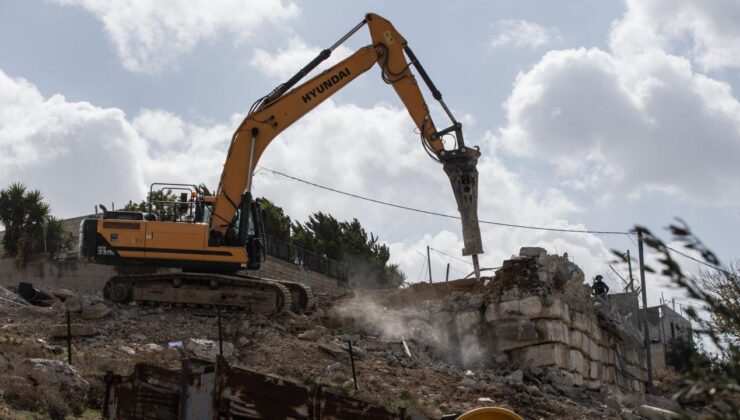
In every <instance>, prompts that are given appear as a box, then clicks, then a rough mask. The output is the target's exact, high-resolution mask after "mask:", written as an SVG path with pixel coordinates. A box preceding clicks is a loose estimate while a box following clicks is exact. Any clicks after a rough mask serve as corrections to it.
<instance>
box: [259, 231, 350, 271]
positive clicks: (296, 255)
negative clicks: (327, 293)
mask: <svg viewBox="0 0 740 420" xmlns="http://www.w3.org/2000/svg"><path fill="white" fill-rule="evenodd" d="M265 253H266V254H267V255H269V256H271V257H274V258H278V259H281V260H283V261H288V262H291V263H293V264H296V265H302V266H303V268H305V269H306V270H311V271H314V272H317V273H321V274H325V275H327V276H329V277H334V278H335V279H339V280H342V281H347V265H346V264H345V263H343V262H341V261H336V260H333V259H331V258H327V257H325V256H323V255H319V254H317V253H315V252H311V251H308V250H306V249H304V248H301V247H299V246H296V245H293V244H290V243H288V242H285V241H282V240H280V239H275V238H273V237H272V236H269V235H266V236H265Z"/></svg>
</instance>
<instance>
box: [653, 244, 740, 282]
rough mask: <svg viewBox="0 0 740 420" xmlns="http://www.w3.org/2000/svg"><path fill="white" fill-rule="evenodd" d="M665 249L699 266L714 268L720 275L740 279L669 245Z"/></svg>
mask: <svg viewBox="0 0 740 420" xmlns="http://www.w3.org/2000/svg"><path fill="white" fill-rule="evenodd" d="M665 247H666V249H668V250H669V251H672V252H675V253H676V254H678V255H681V256H683V257H686V258H688V259H690V260H692V261H696V262H698V263H699V264H701V265H705V266H707V267H709V268H713V269H715V270H717V271H719V272H720V273H724V274H726V275H728V276H730V277H734V278H736V279H738V278H740V277H738V275H737V274H734V273H731V272H729V271H727V270H724V269H722V268H719V267H717V266H715V265H712V264H709V263H708V262H705V261H702V260H700V259H698V258H694V257H692V256H691V255H688V254H685V253H683V252H681V251H678V250H676V249H674V248H671V247H669V246H668V245H666V246H665Z"/></svg>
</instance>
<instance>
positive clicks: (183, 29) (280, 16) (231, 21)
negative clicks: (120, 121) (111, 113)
mask: <svg viewBox="0 0 740 420" xmlns="http://www.w3.org/2000/svg"><path fill="white" fill-rule="evenodd" d="M56 1H57V2H58V3H59V4H62V5H71V6H80V7H82V8H84V9H85V10H87V11H88V12H90V13H92V14H93V15H94V16H95V17H96V18H97V19H98V20H100V21H101V22H102V23H103V25H104V27H105V31H106V33H107V35H108V37H109V38H110V39H111V41H112V42H113V44H114V45H115V47H116V52H117V53H118V56H119V57H120V59H121V62H122V64H123V66H124V67H125V68H126V69H127V70H130V71H133V72H157V71H159V70H161V69H162V68H164V67H166V66H167V65H169V64H171V63H172V62H173V61H175V60H176V59H177V58H178V57H179V56H181V55H183V54H185V53H187V52H189V51H191V50H192V49H193V48H194V47H195V46H196V45H198V44H199V43H202V42H204V41H208V40H213V39H215V38H217V37H218V36H220V35H223V34H230V35H231V36H233V37H234V38H235V39H236V41H237V42H239V41H243V40H245V39H248V38H250V37H252V36H253V35H254V34H255V32H257V30H259V29H260V28H263V27H265V26H266V25H273V26H274V25H282V24H283V23H284V22H285V21H287V20H289V19H291V18H293V17H295V16H297V15H298V13H299V8H298V6H296V5H295V4H294V3H290V2H285V1H283V0H246V1H245V0H216V1H208V0H195V1H183V0H168V1H148V0H122V1H112V2H111V1H106V0H56Z"/></svg>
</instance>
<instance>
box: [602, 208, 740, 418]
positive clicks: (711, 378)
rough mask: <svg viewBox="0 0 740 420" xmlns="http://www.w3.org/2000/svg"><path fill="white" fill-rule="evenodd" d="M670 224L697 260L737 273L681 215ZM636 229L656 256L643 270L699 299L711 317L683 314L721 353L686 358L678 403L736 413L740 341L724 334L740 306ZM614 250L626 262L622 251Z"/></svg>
mask: <svg viewBox="0 0 740 420" xmlns="http://www.w3.org/2000/svg"><path fill="white" fill-rule="evenodd" d="M668 229H669V230H670V232H671V233H672V235H673V241H676V242H679V243H681V244H682V245H683V246H684V247H685V248H688V249H691V250H694V251H695V252H697V253H698V255H700V256H701V260H703V261H700V262H702V263H705V264H707V265H709V266H711V267H715V268H714V271H716V272H719V273H722V274H723V275H725V276H730V277H734V279H735V280H737V274H733V272H732V271H731V270H732V268H731V267H723V265H722V263H721V261H720V260H719V258H717V256H716V255H715V254H714V252H712V251H711V250H710V249H709V248H708V247H707V246H706V245H705V244H704V243H703V242H702V241H701V240H700V239H699V238H698V237H697V236H696V235H694V233H692V232H691V230H690V229H689V226H688V225H687V224H686V223H685V222H683V221H681V220H679V221H678V222H677V223H674V224H671V225H670V226H668ZM634 231H635V232H639V233H641V234H642V235H643V238H644V243H645V246H646V247H647V248H648V250H652V251H653V252H654V253H655V254H657V256H658V259H657V260H658V264H659V265H660V269H659V270H655V269H653V268H651V267H646V271H648V272H659V273H660V274H661V275H663V276H665V277H667V278H669V279H670V281H671V282H672V283H673V284H674V285H676V286H678V287H679V288H681V289H683V290H685V291H686V293H687V295H688V296H689V297H690V298H692V299H695V300H697V301H699V302H701V303H702V305H703V310H704V311H706V312H707V313H709V315H710V317H709V318H707V317H706V316H701V315H700V314H699V313H698V312H697V311H696V310H694V309H693V308H691V307H690V308H688V309H687V310H686V314H687V315H688V317H689V319H690V320H691V321H692V324H693V325H694V326H695V327H694V331H696V332H697V334H698V335H699V337H704V338H707V339H709V340H710V341H711V342H712V344H714V346H715V347H716V348H717V349H718V350H719V353H720V354H719V357H716V358H714V359H712V360H711V364H710V365H709V366H708V367H707V365H706V364H707V359H704V360H701V358H695V360H693V361H690V363H687V364H685V366H683V367H685V368H686V369H687V370H686V371H685V373H684V374H683V385H682V387H681V390H680V391H679V392H678V393H676V394H675V395H674V396H673V398H674V399H677V400H678V401H679V403H681V404H689V403H691V402H696V401H705V402H706V403H707V406H706V407H705V410H706V411H707V413H706V414H709V418H718V419H740V403H739V402H740V347H738V341H737V337H736V336H735V337H734V339H733V337H732V336H730V337H729V339H728V337H727V334H728V333H727V331H730V332H731V331H740V311H738V310H737V306H736V302H735V301H733V299H732V298H730V299H728V298H727V297H726V295H724V294H722V293H713V292H712V290H710V289H708V288H705V287H704V285H703V284H702V281H701V280H700V279H698V278H697V277H696V276H692V275H689V274H687V273H685V272H684V271H683V269H682V268H681V265H680V264H679V263H678V262H677V261H676V260H675V259H674V258H673V257H674V252H675V251H673V250H672V248H671V247H670V246H669V245H667V244H666V243H665V242H663V240H661V239H660V238H659V237H657V236H655V235H653V233H652V232H650V230H648V229H647V228H645V227H642V226H636V227H635V229H634ZM613 252H614V254H615V255H618V256H619V258H620V259H622V260H623V261H624V262H626V260H625V257H624V256H623V255H622V254H621V253H620V252H618V251H613ZM735 271H736V270H735ZM717 320H721V323H722V324H723V325H725V326H724V327H718V323H717ZM730 334H731V333H730ZM699 353H701V352H699ZM686 356H687V355H686V354H684V355H683V357H686Z"/></svg>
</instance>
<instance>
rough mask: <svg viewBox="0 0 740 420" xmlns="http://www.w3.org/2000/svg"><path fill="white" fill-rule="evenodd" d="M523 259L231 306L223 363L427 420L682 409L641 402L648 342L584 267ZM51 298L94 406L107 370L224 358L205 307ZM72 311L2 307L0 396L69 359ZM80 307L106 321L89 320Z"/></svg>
mask: <svg viewBox="0 0 740 420" xmlns="http://www.w3.org/2000/svg"><path fill="white" fill-rule="evenodd" d="M520 254H522V255H520V256H517V257H515V258H514V259H512V260H510V261H507V263H506V264H505V266H504V268H502V269H501V270H500V271H499V272H497V273H496V275H495V276H494V277H493V278H490V279H488V281H487V283H486V284H484V285H482V284H481V283H478V282H475V281H470V280H469V279H466V280H461V281H451V282H449V283H448V284H434V285H431V286H430V285H414V286H412V287H410V288H408V289H402V290H394V291H373V292H369V293H366V294H360V293H357V294H356V295H354V296H353V295H348V296H346V297H344V298H343V299H335V298H332V299H329V298H322V297H320V300H319V307H320V308H321V309H320V310H319V311H317V312H316V313H313V314H309V315H295V314H291V313H286V314H283V315H281V316H278V317H274V318H270V319H268V318H266V317H264V316H259V315H250V314H243V313H238V312H236V313H229V312H224V313H222V327H223V331H222V333H223V339H224V343H223V346H224V356H225V359H226V361H227V362H228V364H229V365H230V366H240V367H245V368H247V369H250V370H253V371H255V372H259V373H260V374H270V375H277V376H279V377H284V378H290V379H292V380H295V381H299V382H300V383H305V384H311V386H313V385H314V384H322V385H328V386H331V387H338V388H345V390H347V391H350V392H356V393H357V394H358V395H360V396H362V397H363V398H369V399H370V400H372V401H376V402H383V403H384V404H390V405H387V406H396V405H398V404H401V405H403V406H406V407H416V408H418V409H419V410H420V411H421V412H423V413H424V415H425V416H426V417H431V418H440V417H441V416H442V415H443V414H449V413H462V412H464V411H467V410H470V409H473V408H476V407H481V406H504V407H510V408H512V409H513V410H514V411H516V412H517V413H519V414H520V415H522V416H523V417H524V418H572V419H588V418H617V417H619V416H622V417H624V418H641V416H643V414H641V413H640V412H639V410H638V408H639V406H640V405H649V406H658V407H660V408H663V409H668V410H671V411H675V410H674V409H673V408H672V407H671V406H669V405H668V404H669V403H668V402H667V401H661V400H659V399H650V398H647V397H645V396H644V394H642V392H641V391H642V387H641V384H642V383H643V381H644V378H643V377H644V371H642V370H640V368H639V366H640V365H641V357H642V356H641V354H640V351H639V346H638V347H636V348H635V347H631V344H630V343H637V342H638V341H639V340H640V339H641V336H640V335H639V334H638V333H636V332H635V331H633V330H632V329H631V327H630V325H625V324H629V323H627V322H622V321H621V319H622V318H619V317H615V316H612V315H613V314H610V313H609V312H606V308H605V309H598V308H596V307H595V306H594V305H593V302H592V301H591V299H590V297H589V296H588V291H587V290H586V289H584V288H583V284H582V283H583V273H582V272H581V271H580V269H579V268H578V267H577V266H575V264H572V263H571V262H570V261H568V260H567V259H566V258H564V257H561V256H555V255H547V253H546V252H544V250H531V251H528V250H523V251H522V252H521V253H520ZM0 292H1V291H0ZM52 294H53V295H54V296H57V297H58V298H59V299H62V297H63V298H64V299H65V301H66V302H65V303H69V304H71V305H73V306H74V308H75V309H79V311H80V312H79V313H78V314H77V313H75V314H74V315H73V316H74V318H73V320H74V322H75V323H74V324H73V336H74V337H73V340H72V341H73V352H72V353H73V361H74V363H75V367H76V369H78V374H79V375H80V376H81V377H82V378H83V379H84V380H86V381H88V382H89V383H91V384H96V383H97V384H98V385H97V386H93V387H92V390H91V391H90V393H91V394H94V393H98V394H95V395H97V398H101V396H100V395H99V393H100V392H101V391H100V381H101V380H100V378H101V375H103V374H104V373H105V372H106V371H107V370H111V371H113V372H114V373H115V374H117V375H128V374H129V373H130V372H131V369H132V368H133V366H134V364H135V363H138V362H148V363H151V364H154V365H157V366H161V367H163V368H165V367H166V368H167V369H176V370H179V369H180V368H181V361H182V360H183V359H184V358H190V357H196V358H198V359H207V360H215V359H216V356H217V355H218V353H219V348H218V341H217V339H218V326H217V317H216V316H215V314H214V313H213V311H212V310H210V309H209V308H188V307H182V308H179V307H162V306H147V305H110V304H107V303H103V302H101V301H100V299H99V298H97V297H95V296H87V295H70V294H62V295H58V294H57V293H56V292H54V293H52ZM67 308H68V306H65V304H62V303H61V302H60V303H56V304H54V306H52V307H51V308H38V307H33V306H28V305H27V304H26V305H24V306H23V307H21V306H19V305H10V304H8V305H3V304H0V319H2V320H3V322H4V323H5V325H3V326H2V330H3V331H4V334H8V335H9V338H8V340H7V342H6V344H5V345H3V341H2V340H0V361H2V360H5V361H6V362H7V363H6V364H5V366H6V368H5V370H2V369H0V388H2V389H5V390H6V391H8V392H9V394H8V395H17V394H18V392H21V393H25V394H29V395H34V394H33V393H34V392H35V391H34V385H33V382H31V381H30V380H29V379H27V378H26V376H25V374H24V373H23V372H20V373H19V372H18V369H17V366H18V365H20V364H21V362H22V360H25V359H29V358H34V357H39V355H44V356H42V357H49V358H60V359H61V358H64V357H65V356H66V355H65V354H64V351H65V350H66V346H65V345H63V346H61V347H60V346H49V345H48V344H46V343H45V342H44V341H43V340H44V338H46V337H47V336H48V332H47V331H49V332H51V333H52V335H53V336H55V337H56V338H65V337H66V335H67V330H66V329H67V325H66V324H65V323H64V322H65V321H66V311H67ZM85 308H94V309H96V310H100V312H99V314H103V313H105V315H102V316H101V317H97V318H96V319H85V318H86V317H84V316H83V315H82V314H83V312H84V310H85ZM106 310H107V311H106ZM6 320H7V321H6ZM50 324H52V327H51V328H49V325H50ZM39 340H40V341H39ZM350 340H351V341H352V345H353V355H354V356H355V369H356V375H357V383H358V385H359V388H360V390H359V391H354V383H353V382H352V377H353V376H352V372H351V363H350V360H349V353H348V342H349V341H350ZM50 347H54V348H55V349H56V350H60V353H61V354H59V355H55V353H53V352H52V351H51V350H50ZM60 363H61V362H60ZM0 368H2V363H0ZM630 372H631V373H632V374H633V376H634V377H630V376H629V375H630ZM635 382H637V385H638V386H633V385H634V383H635ZM10 391H12V392H10ZM80 401H84V399H81V400H80Z"/></svg>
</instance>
